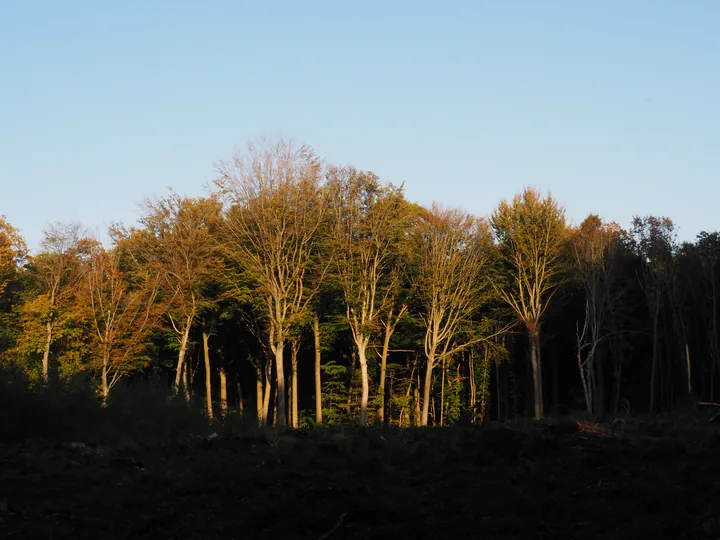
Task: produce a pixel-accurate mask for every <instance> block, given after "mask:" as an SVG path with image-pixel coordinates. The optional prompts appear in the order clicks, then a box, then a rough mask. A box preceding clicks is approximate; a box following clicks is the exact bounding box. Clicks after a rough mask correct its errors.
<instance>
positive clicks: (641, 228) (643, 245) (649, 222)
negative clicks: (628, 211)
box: [630, 216, 677, 412]
mask: <svg viewBox="0 0 720 540" xmlns="http://www.w3.org/2000/svg"><path fill="white" fill-rule="evenodd" d="M630 234H631V236H632V238H633V240H634V243H635V249H636V250H637V255H638V256H639V257H640V262H641V266H642V273H641V275H639V276H638V277H639V280H640V285H641V286H642V288H643V291H644V292H645V295H646V298H647V303H648V308H649V312H650V318H651V320H652V366H651V370H650V403H649V408H650V411H651V412H655V409H656V406H657V397H658V387H659V385H660V381H659V377H660V367H661V366H660V363H661V361H662V359H661V357H660V351H661V341H660V338H661V324H662V314H663V313H662V312H663V308H664V306H665V303H666V301H667V295H668V294H669V290H670V285H671V283H672V269H673V268H672V265H673V255H674V253H675V250H676V248H677V240H676V232H675V225H674V223H673V222H672V220H671V219H670V218H666V217H657V216H645V217H640V216H635V217H634V218H633V222H632V228H631V229H630Z"/></svg>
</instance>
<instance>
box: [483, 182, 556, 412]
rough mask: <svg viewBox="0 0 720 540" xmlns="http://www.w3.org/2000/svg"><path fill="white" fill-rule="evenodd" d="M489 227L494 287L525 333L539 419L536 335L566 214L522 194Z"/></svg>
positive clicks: (550, 292)
mask: <svg viewBox="0 0 720 540" xmlns="http://www.w3.org/2000/svg"><path fill="white" fill-rule="evenodd" d="M491 222H492V227H493V230H494V232H495V236H496V238H497V241H498V243H499V248H500V249H499V252H500V255H501V258H502V260H503V261H504V263H505V265H504V266H505V268H504V270H503V272H502V273H500V274H499V275H498V280H497V281H496V283H495V285H496V288H497V291H498V293H499V294H500V296H501V297H502V298H503V300H504V301H505V302H507V304H509V305H510V306H511V307H512V309H513V311H514V312H515V313H516V314H517V316H518V317H519V319H520V320H521V321H522V323H523V324H524V325H525V327H526V328H527V331H528V336H529V339H530V361H531V364H532V372H533V382H534V385H533V386H534V400H535V418H538V419H539V418H542V417H543V414H544V411H543V386H542V360H541V354H540V352H541V351H540V343H541V341H540V333H541V327H542V320H543V315H544V314H545V311H546V310H547V306H548V303H549V302H550V299H551V298H552V296H553V294H554V292H555V291H556V290H557V287H558V285H559V283H560V279H559V278H560V271H561V254H562V247H563V244H564V243H565V240H566V238H567V227H566V224H565V211H564V209H563V208H562V207H561V206H560V205H559V204H558V203H557V202H556V201H555V200H554V199H553V198H552V197H551V196H547V197H546V198H543V197H542V196H541V195H540V193H539V192H537V191H535V190H533V189H526V190H525V191H524V192H523V193H522V194H520V195H517V196H516V197H515V198H514V199H513V201H512V203H508V202H507V201H503V202H502V203H500V205H499V206H498V208H497V210H495V212H494V213H493V215H492V220H491Z"/></svg>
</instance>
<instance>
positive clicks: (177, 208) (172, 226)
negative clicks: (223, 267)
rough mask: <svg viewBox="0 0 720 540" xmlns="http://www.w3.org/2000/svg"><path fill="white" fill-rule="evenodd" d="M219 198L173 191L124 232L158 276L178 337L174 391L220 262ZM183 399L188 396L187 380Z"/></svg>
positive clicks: (151, 204) (131, 246)
mask: <svg viewBox="0 0 720 540" xmlns="http://www.w3.org/2000/svg"><path fill="white" fill-rule="evenodd" d="M220 212H221V203H220V202H219V200H218V199H217V198H216V197H214V196H213V197H208V198H185V197H181V196H179V195H178V194H176V193H171V194H170V195H169V196H167V197H165V198H161V199H159V200H157V201H148V202H147V203H146V204H145V214H144V215H143V216H142V217H141V219H140V222H141V223H142V224H143V225H144V229H131V230H130V231H129V233H124V235H125V238H126V240H125V241H126V243H127V244H128V247H129V249H131V250H133V251H134V252H135V255H136V257H138V258H139V260H140V261H142V263H143V264H145V265H147V272H148V273H150V274H152V275H157V276H159V279H160V287H161V291H162V297H163V302H164V304H165V306H166V309H167V317H168V319H169V321H170V324H171V326H172V328H173V330H174V331H175V333H176V335H177V338H178V345H179V350H178V359H177V364H176V367H175V382H174V385H173V390H174V392H175V393H176V394H177V393H178V391H179V389H180V382H181V380H182V377H183V372H184V365H185V360H186V355H187V350H188V344H189V339H190V330H191V329H192V327H193V325H194V324H195V322H196V319H197V317H198V315H199V314H200V313H201V312H202V311H203V309H205V308H207V307H208V305H209V303H212V301H211V299H210V298H209V297H208V296H207V295H206V289H207V287H208V284H209V283H210V282H211V281H212V280H213V278H214V277H215V276H216V273H217V272H218V269H219V267H220V261H219V257H218V247H217V242H216V239H215V237H214V235H215V232H216V229H217V227H218V224H219V220H220ZM184 391H185V398H186V399H188V400H189V399H190V394H189V391H190V389H189V388H187V385H185V388H184Z"/></svg>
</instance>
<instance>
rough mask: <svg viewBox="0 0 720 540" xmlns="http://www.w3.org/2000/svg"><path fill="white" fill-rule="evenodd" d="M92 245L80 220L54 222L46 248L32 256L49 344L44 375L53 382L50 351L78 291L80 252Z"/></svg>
mask: <svg viewBox="0 0 720 540" xmlns="http://www.w3.org/2000/svg"><path fill="white" fill-rule="evenodd" d="M90 245H91V243H90V242H88V240H87V239H85V238H83V236H82V233H81V226H80V225H79V224H78V223H54V224H52V225H51V226H50V228H49V229H46V230H45V237H44V238H43V241H42V243H41V247H42V251H41V252H40V253H39V254H38V255H37V256H36V257H34V258H33V259H32V270H33V273H34V276H35V278H36V280H37V283H38V285H39V292H40V296H41V297H42V298H41V300H43V302H42V304H43V305H44V309H43V311H44V313H42V318H43V319H44V325H45V346H44V350H43V359H42V378H43V381H44V383H45V384H47V383H48V382H49V372H50V351H51V347H52V344H53V339H54V337H55V335H54V333H53V332H54V330H55V325H56V323H57V321H58V315H59V311H60V310H62V309H63V307H65V305H66V303H67V301H68V299H70V298H71V297H72V295H73V293H74V292H75V287H76V285H77V282H78V278H79V277H80V275H81V274H80V272H79V265H78V262H79V260H78V256H79V254H80V253H82V252H83V251H87V248H88V247H89V246H90Z"/></svg>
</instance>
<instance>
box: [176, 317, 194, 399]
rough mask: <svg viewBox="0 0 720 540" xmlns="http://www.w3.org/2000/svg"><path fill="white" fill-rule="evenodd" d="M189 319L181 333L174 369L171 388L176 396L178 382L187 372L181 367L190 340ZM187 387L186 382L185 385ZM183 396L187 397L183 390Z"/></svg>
mask: <svg viewBox="0 0 720 540" xmlns="http://www.w3.org/2000/svg"><path fill="white" fill-rule="evenodd" d="M191 322H192V321H191V319H190V317H188V321H187V324H186V325H185V328H184V329H183V332H182V337H181V338H180V352H179V353H178V361H177V367H176V368H175V385H174V386H173V391H174V393H175V394H177V393H178V392H179V391H180V381H181V379H183V373H186V372H187V370H184V369H183V366H184V365H185V353H186V352H187V346H188V340H189V339H190V323H191ZM185 384H186V386H187V382H186V383H185ZM185 395H186V396H187V395H188V390H187V389H186V390H185Z"/></svg>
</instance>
